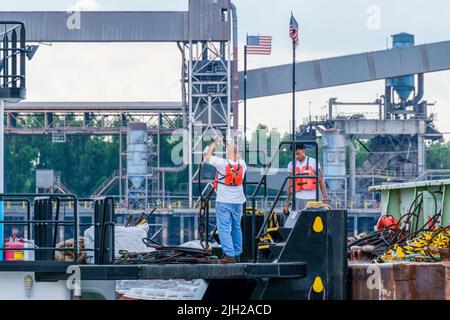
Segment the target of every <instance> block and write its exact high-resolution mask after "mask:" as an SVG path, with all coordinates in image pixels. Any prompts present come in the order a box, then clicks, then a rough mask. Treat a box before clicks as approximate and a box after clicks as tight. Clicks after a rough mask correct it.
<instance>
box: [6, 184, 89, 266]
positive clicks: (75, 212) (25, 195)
mask: <svg viewBox="0 0 450 320" xmlns="http://www.w3.org/2000/svg"><path fill="white" fill-rule="evenodd" d="M30 197H34V200H35V201H36V200H37V199H44V198H48V199H52V198H54V199H60V198H66V199H67V198H69V199H71V200H72V201H73V202H74V209H73V226H74V228H73V238H74V245H73V248H72V249H70V251H73V252H74V256H75V257H78V254H79V246H78V233H79V228H80V221H79V215H78V198H77V197H76V196H75V195H73V194H55V193H51V194H42V193H21V194H14V193H0V202H4V201H5V198H7V199H8V200H9V201H13V200H14V199H15V198H19V199H20V200H22V199H24V198H30ZM20 200H19V201H20ZM49 222H55V225H58V224H60V223H62V222H61V221H54V220H48V221H47V223H49ZM15 223H17V221H8V222H7V221H1V222H0V224H3V225H8V224H15ZM28 223H29V224H37V222H35V221H28ZM0 247H1V248H0V251H1V250H3V251H7V250H9V249H7V248H5V245H4V243H3V241H1V242H0ZM21 250H22V249H21ZM74 259H76V258H74Z"/></svg>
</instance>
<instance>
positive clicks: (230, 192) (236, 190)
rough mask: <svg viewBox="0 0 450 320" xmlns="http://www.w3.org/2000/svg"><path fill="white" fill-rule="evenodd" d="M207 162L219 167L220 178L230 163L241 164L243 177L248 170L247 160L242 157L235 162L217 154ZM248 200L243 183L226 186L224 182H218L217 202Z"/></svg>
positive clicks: (242, 201) (241, 201) (235, 202)
mask: <svg viewBox="0 0 450 320" xmlns="http://www.w3.org/2000/svg"><path fill="white" fill-rule="evenodd" d="M206 163H208V164H210V165H212V166H213V167H215V168H216V169H217V171H218V172H219V179H220V177H223V176H225V170H226V166H227V165H228V164H231V165H233V166H235V165H237V164H239V165H240V166H241V167H242V169H243V174H242V177H244V175H245V172H246V171H247V165H246V164H245V161H244V160H241V159H238V161H237V162H234V161H231V160H225V159H222V158H219V157H216V156H212V157H211V159H210V160H209V161H207V162H206ZM246 201H247V199H246V198H245V194H244V188H243V187H242V185H240V186H226V185H224V184H222V183H219V184H218V186H217V198H216V202H222V203H233V204H243V203H244V202H246Z"/></svg>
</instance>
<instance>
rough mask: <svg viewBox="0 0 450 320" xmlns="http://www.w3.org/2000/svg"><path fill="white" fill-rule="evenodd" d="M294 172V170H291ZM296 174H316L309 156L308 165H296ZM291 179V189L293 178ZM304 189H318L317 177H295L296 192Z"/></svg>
mask: <svg viewBox="0 0 450 320" xmlns="http://www.w3.org/2000/svg"><path fill="white" fill-rule="evenodd" d="M291 174H292V172H291ZM295 175H296V176H314V168H313V167H312V166H310V165H309V157H307V158H306V166H303V167H301V168H300V167H298V166H295ZM289 181H290V186H289V188H290V190H292V180H289ZM302 190H316V179H312V178H310V179H302V178H297V179H295V192H300V191H302Z"/></svg>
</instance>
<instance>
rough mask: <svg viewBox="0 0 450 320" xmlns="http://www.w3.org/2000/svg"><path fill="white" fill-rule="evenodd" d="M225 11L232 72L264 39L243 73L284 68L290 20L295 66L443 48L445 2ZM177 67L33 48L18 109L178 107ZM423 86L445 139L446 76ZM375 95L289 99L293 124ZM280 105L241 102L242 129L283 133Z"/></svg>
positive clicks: (146, 55)
mask: <svg viewBox="0 0 450 320" xmlns="http://www.w3.org/2000/svg"><path fill="white" fill-rule="evenodd" d="M233 2H234V3H235V5H236V6H237V10H238V17H239V38H240V46H239V47H240V58H241V59H240V60H241V62H240V66H241V69H242V48H243V44H244V41H245V35H246V33H249V34H261V35H271V36H273V53H272V55H271V56H269V57H267V56H252V57H250V58H249V66H250V68H255V67H261V66H271V65H277V64H284V63H288V62H290V59H291V51H290V39H289V37H288V24H289V17H290V12H291V11H293V12H294V15H295V16H296V18H297V20H298V22H299V24H300V28H301V30H300V48H299V55H298V60H300V61H303V60H312V59H319V58H323V57H331V56H337V55H344V54H350V53H360V52H365V51H374V50H382V49H385V48H386V46H387V40H388V39H389V37H390V35H392V34H395V33H398V32H409V33H413V34H415V35H416V43H417V44H421V43H430V42H437V41H445V40H450V19H449V14H450V2H449V1H446V0H428V1H425V0H370V1H368V0H340V1H336V0H314V1H312V0H278V1H273V0H234V1H233ZM187 6H188V1H187V0H127V1H123V0H80V1H77V0H39V1H36V0H16V1H10V0H0V8H1V9H2V10H5V11H14V10H20V11H22V10H34V11H35V10H58V11H62V10H64V11H66V10H69V9H74V8H77V9H84V10H105V11H111V10H136V11H138V10H158V11H159V10H161V11H163V10H171V11H172V10H174V11H186V10H187ZM378 13H379V14H378ZM378 17H379V19H378ZM180 64H181V58H180V54H179V52H178V49H177V48H176V45H175V44H161V43H159V44H53V45H52V46H44V45H41V47H40V49H39V51H38V52H37V54H36V56H35V58H34V59H33V60H32V61H31V62H30V63H29V64H28V78H29V81H28V83H27V84H28V100H29V101H33V100H34V101H36V100H60V101H62V100H66V101H69V100H109V101H115V100H129V101H143V100H146V101H180V100H181V92H180V79H179V78H180ZM425 79H426V91H425V99H427V100H428V101H432V102H434V101H436V102H437V105H436V107H435V108H434V111H435V112H436V113H438V122H437V125H438V128H439V129H440V130H441V131H443V132H450V72H441V73H435V74H427V75H426V76H425ZM383 87H384V82H383V81H378V82H373V83H366V84H358V85H350V86H342V87H336V88H329V89H322V90H314V91H308V92H302V93H298V107H297V109H298V110H299V111H298V114H297V119H298V120H300V119H302V118H304V117H307V116H308V113H309V109H310V110H311V114H312V115H313V116H314V115H320V114H325V112H326V110H325V108H323V106H324V105H325V103H326V101H328V99H329V98H330V97H338V98H339V99H340V100H341V101H349V102H354V101H373V100H375V99H376V98H377V97H379V96H380V95H382V94H383V93H384V88H383ZM290 101H291V98H290V96H289V95H281V96H275V97H268V98H261V99H255V100H252V101H250V102H249V103H248V106H249V124H250V127H251V128H254V127H255V126H256V125H257V124H258V123H265V124H269V125H270V126H271V127H274V128H278V129H279V130H280V131H287V130H288V129H289V121H290V114H291V113H290V108H291V105H290ZM309 106H311V108H309ZM341 111H342V112H346V111H349V110H348V109H347V110H346V109H341ZM359 111H361V109H360V110H359ZM368 111H370V110H368ZM241 118H242V117H241ZM446 138H447V139H448V138H450V135H447V136H446Z"/></svg>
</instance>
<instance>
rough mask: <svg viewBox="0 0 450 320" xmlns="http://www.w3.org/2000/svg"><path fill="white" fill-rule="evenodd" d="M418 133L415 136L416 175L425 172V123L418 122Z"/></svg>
mask: <svg viewBox="0 0 450 320" xmlns="http://www.w3.org/2000/svg"><path fill="white" fill-rule="evenodd" d="M418 131H419V133H418V134H417V153H418V154H417V175H418V176H420V175H421V174H422V173H423V172H425V168H426V165H425V161H426V154H425V152H426V149H425V138H424V135H425V121H423V120H420V121H419V130H418Z"/></svg>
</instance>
